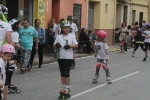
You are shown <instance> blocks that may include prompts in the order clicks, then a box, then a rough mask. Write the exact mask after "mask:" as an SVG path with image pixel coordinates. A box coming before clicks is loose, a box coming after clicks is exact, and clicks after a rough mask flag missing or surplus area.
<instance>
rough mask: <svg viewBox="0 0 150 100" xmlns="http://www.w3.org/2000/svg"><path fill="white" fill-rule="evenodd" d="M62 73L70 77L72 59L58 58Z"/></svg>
mask: <svg viewBox="0 0 150 100" xmlns="http://www.w3.org/2000/svg"><path fill="white" fill-rule="evenodd" d="M58 64H59V69H60V74H61V76H63V77H70V68H71V64H72V59H58Z"/></svg>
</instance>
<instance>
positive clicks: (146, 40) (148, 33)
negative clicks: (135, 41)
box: [144, 31, 150, 43]
mask: <svg viewBox="0 0 150 100" xmlns="http://www.w3.org/2000/svg"><path fill="white" fill-rule="evenodd" d="M144 33H145V34H146V35H147V36H150V31H145V32H144ZM144 42H148V43H150V38H145V40H144Z"/></svg>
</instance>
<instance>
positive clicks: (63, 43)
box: [54, 21, 78, 98]
mask: <svg viewBox="0 0 150 100" xmlns="http://www.w3.org/2000/svg"><path fill="white" fill-rule="evenodd" d="M61 27H62V31H63V34H61V35H58V36H57V38H56V40H55V42H54V48H58V49H59V53H58V54H59V55H58V56H57V57H58V58H57V59H58V64H59V68H60V74H61V81H62V89H61V91H60V98H61V97H62V95H61V94H65V95H66V96H67V97H68V98H69V97H70V94H69V92H70V67H71V64H72V59H73V48H77V47H78V42H77V41H76V39H75V37H74V36H73V35H72V34H70V33H69V29H70V22H69V21H62V22H61Z"/></svg>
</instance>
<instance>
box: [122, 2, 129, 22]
mask: <svg viewBox="0 0 150 100" xmlns="http://www.w3.org/2000/svg"><path fill="white" fill-rule="evenodd" d="M127 14H128V6H126V5H124V14H123V22H124V23H126V24H127Z"/></svg>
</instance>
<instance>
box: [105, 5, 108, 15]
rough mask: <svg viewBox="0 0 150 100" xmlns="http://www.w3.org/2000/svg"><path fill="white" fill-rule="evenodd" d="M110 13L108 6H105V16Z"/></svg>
mask: <svg viewBox="0 0 150 100" xmlns="http://www.w3.org/2000/svg"><path fill="white" fill-rule="evenodd" d="M107 13H108V4H105V14H107Z"/></svg>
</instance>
